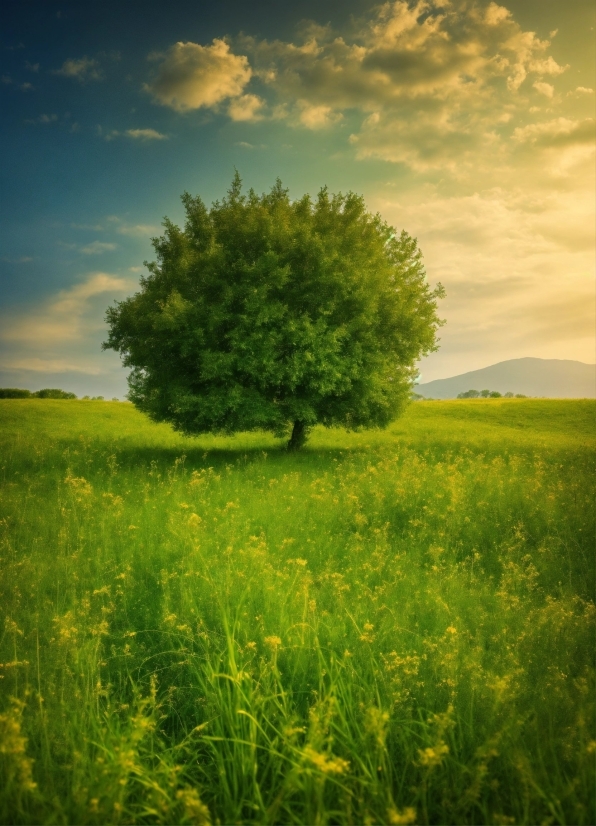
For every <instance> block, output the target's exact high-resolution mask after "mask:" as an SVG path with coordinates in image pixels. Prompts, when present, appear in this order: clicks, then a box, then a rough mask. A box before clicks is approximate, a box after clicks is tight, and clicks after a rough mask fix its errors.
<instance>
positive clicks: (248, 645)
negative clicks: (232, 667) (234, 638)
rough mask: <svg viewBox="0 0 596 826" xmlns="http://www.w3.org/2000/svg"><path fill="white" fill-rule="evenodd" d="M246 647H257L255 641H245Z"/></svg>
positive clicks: (252, 648) (251, 648) (250, 649)
mask: <svg viewBox="0 0 596 826" xmlns="http://www.w3.org/2000/svg"><path fill="white" fill-rule="evenodd" d="M246 647H247V648H248V649H249V651H254V650H255V649H256V647H257V644H256V642H247V643H246Z"/></svg>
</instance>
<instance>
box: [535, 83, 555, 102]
mask: <svg viewBox="0 0 596 826" xmlns="http://www.w3.org/2000/svg"><path fill="white" fill-rule="evenodd" d="M532 86H533V87H534V89H536V91H537V92H540V94H541V95H545V96H546V97H547V98H552V96H553V95H554V93H555V87H554V86H553V85H552V84H550V83H545V82H544V81H543V80H535V81H534V83H533V84H532Z"/></svg>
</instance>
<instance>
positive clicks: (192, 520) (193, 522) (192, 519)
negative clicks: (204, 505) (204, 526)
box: [186, 513, 203, 528]
mask: <svg viewBox="0 0 596 826" xmlns="http://www.w3.org/2000/svg"><path fill="white" fill-rule="evenodd" d="M202 521H203V520H202V519H201V517H200V516H199V515H198V513H191V515H190V516H189V517H188V522H187V523H186V524H187V525H188V527H189V528H198V527H199V525H200V524H201V522H202Z"/></svg>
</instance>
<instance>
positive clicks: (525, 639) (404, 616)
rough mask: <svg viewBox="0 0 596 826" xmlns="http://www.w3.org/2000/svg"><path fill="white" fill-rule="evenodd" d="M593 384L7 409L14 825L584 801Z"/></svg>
mask: <svg viewBox="0 0 596 826" xmlns="http://www.w3.org/2000/svg"><path fill="white" fill-rule="evenodd" d="M594 412H595V404H594V403H593V402H591V401H550V400H547V401H533V400H530V401H518V400H515V399H513V400H504V399H495V400H492V399H491V400H486V401H482V400H479V401H475V402H469V403H465V402H461V401H452V402H441V401H436V402H433V404H428V405H422V404H419V405H411V406H410V407H409V408H408V410H407V411H406V413H405V415H404V416H403V417H402V418H401V419H400V420H399V421H397V422H395V423H394V424H392V425H391V426H390V427H389V428H388V429H387V430H385V431H372V432H362V433H347V432H345V431H343V430H341V429H334V430H325V429H323V428H314V430H313V433H312V437H311V440H310V443H309V445H308V446H307V447H306V449H305V450H304V451H303V452H302V453H298V454H295V455H290V456H288V455H287V454H286V453H285V451H283V450H282V449H280V447H279V445H278V444H276V442H275V440H274V439H273V437H272V436H271V435H269V434H267V433H260V432H255V433H249V434H238V435H236V436H234V437H230V438H224V437H221V436H211V435H209V436H202V437H199V438H193V439H187V438H184V437H182V436H180V435H178V434H176V433H174V432H172V430H171V428H170V427H168V426H166V425H152V424H150V423H148V422H147V420H146V419H145V418H144V417H142V416H141V415H139V413H138V412H137V411H136V410H135V409H134V407H133V406H132V405H125V404H118V405H116V404H112V405H110V404H105V403H100V402H92V401H89V402H82V401H73V402H72V403H69V404H68V405H64V404H62V403H60V402H59V401H52V400H46V401H43V402H41V401H35V400H33V401H30V400H24V401H19V400H14V401H7V402H3V403H1V404H0V456H2V462H1V463H0V469H1V471H2V473H1V475H0V480H1V484H2V495H1V497H0V503H1V505H0V507H1V509H2V510H1V511H0V571H1V576H0V629H1V632H0V822H3V823H15V824H17V823H86V824H104V823H111V824H118V823H122V824H125V823H164V824H167V823H198V824H208V823H216V822H220V823H255V824H256V823H259V824H267V823H271V824H285V823H287V824H302V823H319V824H325V823H337V824H350V823H367V822H368V823H387V824H408V823H420V824H429V823H435V824H436V823H458V824H511V823H516V824H520V825H521V824H536V823H549V824H552V826H556V825H557V824H569V823H574V824H584V825H585V826H588V824H592V823H594V822H595V821H596V811H595V809H594V800H595V797H594V763H593V760H594V754H595V753H596V730H595V725H596V724H595V716H594V687H595V682H594V658H593V639H594V627H595V619H596V614H595V611H594V602H593V597H594V565H593V537H594V506H593V501H594V498H593V497H594V481H595V479H596V474H595V473H594V470H595V468H594V459H595V448H596V439H595V437H594V429H593V419H594Z"/></svg>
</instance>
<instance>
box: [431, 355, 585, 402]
mask: <svg viewBox="0 0 596 826" xmlns="http://www.w3.org/2000/svg"><path fill="white" fill-rule="evenodd" d="M484 389H487V390H498V392H499V393H507V392H511V393H523V394H524V395H525V396H544V397H546V398H550V399H557V398H558V399H593V398H596V369H595V365H593V364H584V363H583V362H581V361H571V360H570V359H537V358H522V359H509V360H508V361H500V362H498V364H492V365H491V366H490V367H484V368H482V369H481V370H472V371H470V372H469V373H462V374H461V375H459V376H452V377H451V378H448V379H436V380H435V381H429V382H424V383H423V384H419V385H418V386H417V387H416V392H417V393H419V394H420V395H421V396H424V397H425V398H431V399H455V398H456V397H457V394H458V393H465V392H466V391H467V390H484Z"/></svg>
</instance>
